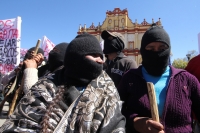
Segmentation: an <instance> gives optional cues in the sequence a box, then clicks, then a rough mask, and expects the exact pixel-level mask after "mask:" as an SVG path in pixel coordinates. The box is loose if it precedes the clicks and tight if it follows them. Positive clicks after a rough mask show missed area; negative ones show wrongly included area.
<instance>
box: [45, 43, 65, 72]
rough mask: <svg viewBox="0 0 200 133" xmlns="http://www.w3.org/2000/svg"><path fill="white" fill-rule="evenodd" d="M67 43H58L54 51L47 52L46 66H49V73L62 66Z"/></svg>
mask: <svg viewBox="0 0 200 133" xmlns="http://www.w3.org/2000/svg"><path fill="white" fill-rule="evenodd" d="M67 46H68V43H64V42H63V43H59V44H58V45H56V46H55V47H54V48H55V49H56V50H51V51H50V52H49V58H48V64H49V71H51V72H52V71H54V70H55V69H56V68H58V67H60V66H62V65H63V62H64V57H65V51H66V49H67Z"/></svg>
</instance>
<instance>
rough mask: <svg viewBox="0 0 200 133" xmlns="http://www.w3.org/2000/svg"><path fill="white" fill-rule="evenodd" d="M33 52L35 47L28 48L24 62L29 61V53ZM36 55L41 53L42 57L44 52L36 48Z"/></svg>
mask: <svg viewBox="0 0 200 133" xmlns="http://www.w3.org/2000/svg"><path fill="white" fill-rule="evenodd" d="M34 50H35V47H32V48H30V49H29V50H28V51H27V53H26V55H25V56H24V60H26V59H29V58H30V57H31V52H32V51H34ZM38 53H41V54H42V55H44V51H43V50H42V49H41V48H38V52H37V54H38Z"/></svg>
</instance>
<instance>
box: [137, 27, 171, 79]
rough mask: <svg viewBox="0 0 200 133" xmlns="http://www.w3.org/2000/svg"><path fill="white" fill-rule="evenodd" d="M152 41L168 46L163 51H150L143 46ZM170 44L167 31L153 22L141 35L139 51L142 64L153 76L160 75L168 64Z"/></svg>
mask: <svg viewBox="0 0 200 133" xmlns="http://www.w3.org/2000/svg"><path fill="white" fill-rule="evenodd" d="M152 42H163V43H165V44H166V45H167V46H168V47H169V48H168V49H166V50H164V51H150V50H146V49H145V47H146V46H147V45H148V44H149V43H152ZM170 51H171V45H170V38H169V35H168V33H167V32H166V31H165V30H164V29H163V28H162V27H160V26H157V25H156V24H153V25H152V26H151V27H150V28H149V29H148V30H147V31H146V32H145V33H144V35H143V37H142V42H141V48H140V53H141V55H142V65H143V66H144V68H145V69H146V71H147V72H148V73H149V74H151V75H153V76H161V75H162V74H163V73H164V72H165V70H166V68H167V65H168V64H169V57H170Z"/></svg>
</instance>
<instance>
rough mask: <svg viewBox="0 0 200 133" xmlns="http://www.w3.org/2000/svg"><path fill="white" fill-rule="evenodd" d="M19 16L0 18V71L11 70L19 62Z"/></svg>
mask: <svg viewBox="0 0 200 133" xmlns="http://www.w3.org/2000/svg"><path fill="white" fill-rule="evenodd" d="M21 22H22V21H21V17H17V18H13V19H6V20H0V72H1V73H3V74H5V73H7V72H9V71H12V70H13V69H14V68H15V66H17V65H18V64H19V62H20V43H21Z"/></svg>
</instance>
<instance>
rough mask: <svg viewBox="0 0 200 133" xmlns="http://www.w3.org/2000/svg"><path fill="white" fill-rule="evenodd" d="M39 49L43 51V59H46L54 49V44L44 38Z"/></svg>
mask: <svg viewBox="0 0 200 133" xmlns="http://www.w3.org/2000/svg"><path fill="white" fill-rule="evenodd" d="M41 47H42V49H43V51H44V57H46V59H48V56H49V52H50V51H51V50H52V49H53V48H54V47H55V44H54V43H52V42H51V41H50V40H49V39H48V38H47V37H46V36H44V37H43V40H42V45H41Z"/></svg>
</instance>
